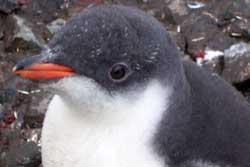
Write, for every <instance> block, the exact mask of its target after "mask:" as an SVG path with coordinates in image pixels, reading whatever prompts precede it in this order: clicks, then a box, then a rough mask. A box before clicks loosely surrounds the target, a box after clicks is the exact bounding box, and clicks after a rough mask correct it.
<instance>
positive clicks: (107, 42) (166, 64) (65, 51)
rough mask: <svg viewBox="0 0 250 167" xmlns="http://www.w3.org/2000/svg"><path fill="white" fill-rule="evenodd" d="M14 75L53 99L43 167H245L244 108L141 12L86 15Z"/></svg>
mask: <svg viewBox="0 0 250 167" xmlns="http://www.w3.org/2000/svg"><path fill="white" fill-rule="evenodd" d="M13 72H14V74H15V75H18V76H20V77H23V78H26V79H31V80H34V81H39V83H40V85H41V87H43V88H44V89H46V90H49V91H51V92H52V93H54V94H55V96H54V97H53V99H52V100H51V102H50V104H49V106H48V110H47V113H46V116H45V120H44V125H43V130H42V162H43V166H44V167H118V166H119V167H249V166H250V105H249V103H248V102H247V101H246V100H245V99H244V97H243V96H242V95H241V94H240V93H239V92H237V90H236V89H234V88H233V87H232V86H231V85H230V84H228V83H227V82H225V81H224V80H223V79H222V78H220V77H219V76H217V75H214V74H211V73H209V72H207V71H205V70H204V69H202V68H201V67H198V66H197V65H196V64H195V63H192V62H188V61H184V60H182V59H181V58H180V57H179V52H178V49H177V46H176V44H175V42H174V41H173V39H172V38H171V37H170V35H169V33H168V32H167V30H166V29H165V28H164V26H163V25H162V24H161V23H159V22H158V21H157V20H156V19H154V18H153V17H152V16H149V15H148V14H146V13H144V12H143V11H141V10H139V9H136V8H133V7H125V6H120V5H99V6H94V7H90V8H87V9H84V10H83V11H82V12H80V13H79V14H77V15H75V16H74V17H73V18H71V19H70V20H69V21H68V22H67V24H66V25H65V26H64V27H63V28H62V29H61V30H60V31H59V32H58V33H57V34H56V35H55V36H54V38H53V39H52V40H51V41H50V42H49V43H48V44H47V46H46V47H45V49H44V50H43V51H42V52H41V53H40V54H38V55H35V56H32V57H28V58H26V59H23V60H21V61H19V62H18V63H17V64H16V66H15V67H14V68H13Z"/></svg>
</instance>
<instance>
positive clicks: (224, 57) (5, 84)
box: [0, 0, 250, 167]
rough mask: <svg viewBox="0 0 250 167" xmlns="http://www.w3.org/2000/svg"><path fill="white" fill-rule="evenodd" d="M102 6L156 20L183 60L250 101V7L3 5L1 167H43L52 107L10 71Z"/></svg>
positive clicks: (79, 0)
mask: <svg viewBox="0 0 250 167" xmlns="http://www.w3.org/2000/svg"><path fill="white" fill-rule="evenodd" d="M103 3H113V4H125V5H130V6H135V7H138V8H141V9H143V10H145V11H147V12H148V13H149V14H151V15H153V16H155V17H156V18H157V19H158V20H159V21H161V22H162V23H163V24H164V25H165V27H166V29H167V30H168V31H169V32H170V34H171V35H172V36H173V38H174V39H175V40H176V42H177V44H178V46H179V49H180V53H181V56H182V57H183V58H184V59H188V60H190V61H196V62H197V64H199V65H200V66H202V67H203V68H205V69H207V70H210V71H212V72H213V73H216V74H218V75H221V76H222V77H223V78H224V79H225V80H227V81H228V82H230V83H231V84H232V85H234V86H235V87H236V88H237V89H238V90H239V91H241V92H242V93H243V95H244V96H245V97H246V98H247V99H248V100H250V98H249V97H250V89H249V88H250V80H249V79H250V44H248V42H249V41H250V1H249V0H197V1H188V0H127V1H126V0H113V1H112V0H0V167H39V166H41V156H40V132H41V127H42V122H43V118H44V114H45V111H46V107H47V104H48V102H49V100H50V99H51V95H50V94H48V93H46V92H43V91H42V90H40V89H39V88H37V87H36V85H34V84H32V83H31V82H29V81H25V80H22V79H20V78H16V77H14V76H13V75H12V73H11V68H12V67H13V65H14V64H15V62H17V61H18V60H20V59H22V58H24V57H26V56H30V55H33V54H36V53H39V51H40V50H41V46H42V45H44V44H46V43H47V42H48V41H49V40H50V39H51V38H52V37H53V35H54V34H55V33H56V32H57V31H58V30H59V29H60V27H62V26H63V25H64V24H65V22H66V21H67V19H68V18H69V17H71V16H72V15H74V14H76V13H78V12H79V11H81V10H82V9H84V8H86V7H87V6H89V5H92V4H103ZM218 53H219V56H218ZM214 54H215V56H213V55H214ZM216 54H217V56H216ZM210 57H212V58H210ZM211 98H213V97H211Z"/></svg>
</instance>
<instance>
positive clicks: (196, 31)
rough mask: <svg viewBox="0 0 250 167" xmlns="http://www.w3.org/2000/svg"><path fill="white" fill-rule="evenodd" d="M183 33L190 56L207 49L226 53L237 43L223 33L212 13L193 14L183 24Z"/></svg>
mask: <svg viewBox="0 0 250 167" xmlns="http://www.w3.org/2000/svg"><path fill="white" fill-rule="evenodd" d="M181 32H182V34H183V36H184V38H185V39H186V42H187V50H186V52H187V53H189V54H190V55H193V54H195V53H197V52H199V51H201V50H205V48H210V49H211V50H220V51H224V49H226V48H228V47H230V46H231V45H232V44H233V43H235V40H234V39H233V38H230V37H229V36H227V35H226V34H224V33H223V32H221V30H220V28H219V27H218V25H217V19H216V18H215V16H212V15H210V13H203V14H201V15H196V14H191V15H190V16H189V17H188V18H187V19H186V21H185V22H183V23H182V24H181Z"/></svg>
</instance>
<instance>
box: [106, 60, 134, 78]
mask: <svg viewBox="0 0 250 167" xmlns="http://www.w3.org/2000/svg"><path fill="white" fill-rule="evenodd" d="M128 73H129V68H128V66H127V65H126V64H123V63H118V64H115V65H113V66H112V67H111V68H110V70H109V77H110V79H111V80H113V81H124V80H125V79H126V78H127V77H128Z"/></svg>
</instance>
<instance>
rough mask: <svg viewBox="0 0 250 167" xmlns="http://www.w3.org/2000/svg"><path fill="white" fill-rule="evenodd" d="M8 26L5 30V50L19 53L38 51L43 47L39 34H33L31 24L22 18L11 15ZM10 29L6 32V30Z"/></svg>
mask: <svg viewBox="0 0 250 167" xmlns="http://www.w3.org/2000/svg"><path fill="white" fill-rule="evenodd" d="M8 19H9V20H8V21H6V22H8V23H9V24H8V26H6V30H5V34H4V35H5V36H4V39H5V48H6V49H7V50H9V51H16V52H19V51H20V50H27V49H28V50H37V51H39V50H40V49H41V48H42V46H43V45H44V41H43V39H42V37H41V34H39V33H36V34H35V33H34V32H33V30H32V28H31V27H32V25H30V24H31V23H28V22H27V21H26V20H24V19H23V18H21V17H19V16H17V15H13V16H10V17H9V18H8ZM9 27H11V29H9V30H8V28H9Z"/></svg>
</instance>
